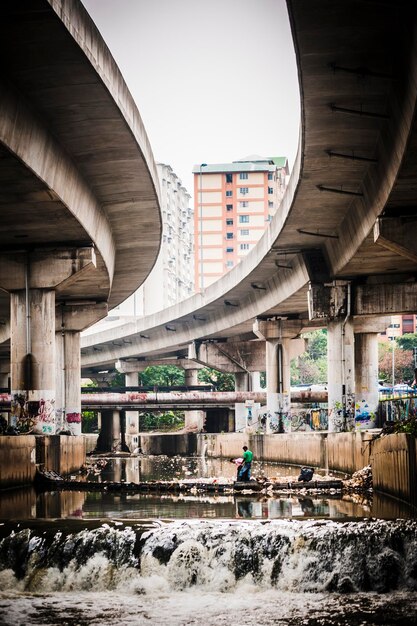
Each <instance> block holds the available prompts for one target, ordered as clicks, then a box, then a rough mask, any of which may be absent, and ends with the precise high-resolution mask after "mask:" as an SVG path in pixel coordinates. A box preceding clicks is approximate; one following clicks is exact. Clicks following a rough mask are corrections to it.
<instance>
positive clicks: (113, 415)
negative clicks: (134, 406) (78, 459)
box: [97, 409, 120, 452]
mask: <svg viewBox="0 0 417 626" xmlns="http://www.w3.org/2000/svg"><path fill="white" fill-rule="evenodd" d="M119 448H120V413H119V411H114V410H113V409H108V410H104V411H103V410H102V411H101V430H100V435H99V437H98V440H97V451H98V452H112V451H113V450H117V449H119Z"/></svg>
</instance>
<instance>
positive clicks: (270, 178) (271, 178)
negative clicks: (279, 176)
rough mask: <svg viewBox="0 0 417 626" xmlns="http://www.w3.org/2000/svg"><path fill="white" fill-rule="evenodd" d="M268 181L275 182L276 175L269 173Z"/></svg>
mask: <svg viewBox="0 0 417 626" xmlns="http://www.w3.org/2000/svg"><path fill="white" fill-rule="evenodd" d="M268 180H274V173H273V172H268Z"/></svg>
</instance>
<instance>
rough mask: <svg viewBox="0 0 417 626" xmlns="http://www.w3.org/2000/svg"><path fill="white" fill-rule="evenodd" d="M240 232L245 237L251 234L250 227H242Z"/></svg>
mask: <svg viewBox="0 0 417 626" xmlns="http://www.w3.org/2000/svg"><path fill="white" fill-rule="evenodd" d="M240 234H241V235H242V236H243V237H245V236H246V235H249V228H242V230H241V231H240Z"/></svg>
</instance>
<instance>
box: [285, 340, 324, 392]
mask: <svg viewBox="0 0 417 626" xmlns="http://www.w3.org/2000/svg"><path fill="white" fill-rule="evenodd" d="M304 338H305V339H307V349H306V351H305V352H304V353H303V354H301V355H300V356H299V357H297V358H296V359H293V360H292V361H291V384H293V385H297V384H313V383H324V382H327V330H325V329H322V330H315V331H312V332H310V333H305V335H304Z"/></svg>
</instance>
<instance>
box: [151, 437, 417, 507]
mask: <svg viewBox="0 0 417 626" xmlns="http://www.w3.org/2000/svg"><path fill="white" fill-rule="evenodd" d="M375 434H376V433H372V431H365V432H353V433H286V434H282V435H245V434H243V433H221V434H198V435H192V438H193V439H192V445H191V447H190V448H187V438H188V437H191V435H174V434H173V435H146V434H145V435H141V445H142V449H143V451H144V452H145V453H147V454H169V455H175V454H192V453H193V452H191V451H190V450H191V449H192V450H194V448H195V443H194V441H195V438H196V441H197V453H198V454H201V455H203V454H204V455H207V456H208V457H222V458H226V459H227V458H228V459H231V458H236V457H239V456H241V455H242V447H243V446H244V445H247V446H248V448H249V449H250V450H252V452H253V453H254V456H255V459H256V460H263V461H275V462H278V463H288V464H292V465H297V466H302V465H311V466H313V467H315V468H319V467H320V468H324V469H329V470H331V471H337V472H342V473H345V474H349V475H350V474H353V473H354V472H356V471H357V470H359V469H362V468H363V467H365V466H366V465H372V475H373V485H374V490H376V491H379V492H380V493H385V494H389V495H391V496H394V497H396V498H398V499H399V500H402V501H403V502H407V503H409V504H412V505H413V506H417V493H416V492H417V440H416V439H415V438H414V437H411V436H410V435H405V434H399V435H385V436H384V437H378V438H375ZM190 441H191V439H190ZM161 450H163V452H161Z"/></svg>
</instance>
